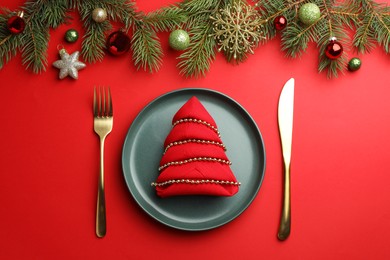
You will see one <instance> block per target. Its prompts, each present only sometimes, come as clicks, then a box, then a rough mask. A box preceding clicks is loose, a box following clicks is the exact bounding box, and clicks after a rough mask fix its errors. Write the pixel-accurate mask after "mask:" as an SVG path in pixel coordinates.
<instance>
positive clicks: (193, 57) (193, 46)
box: [178, 24, 216, 78]
mask: <svg viewBox="0 0 390 260" xmlns="http://www.w3.org/2000/svg"><path fill="white" fill-rule="evenodd" d="M211 33H212V27H211V25H209V24H205V25H199V26H197V27H194V28H192V30H191V31H190V36H191V43H190V46H189V47H188V49H187V50H186V51H185V52H184V53H182V54H181V55H180V57H179V59H180V62H179V63H178V67H179V69H180V73H181V74H183V75H185V76H186V77H195V78H198V77H199V76H205V75H206V71H208V70H209V68H210V64H211V61H212V60H214V59H215V52H216V50H215V47H216V43H215V41H214V39H213V37H211V36H210V34H211Z"/></svg>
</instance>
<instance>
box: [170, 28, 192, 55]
mask: <svg viewBox="0 0 390 260" xmlns="http://www.w3.org/2000/svg"><path fill="white" fill-rule="evenodd" d="M189 45H190V36H189V35H188V33H187V32H186V31H184V30H175V31H173V32H171V34H170V35H169V46H171V48H172V49H175V50H177V51H182V50H185V49H187V47H188V46H189Z"/></svg>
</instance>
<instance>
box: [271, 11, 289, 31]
mask: <svg viewBox="0 0 390 260" xmlns="http://www.w3.org/2000/svg"><path fill="white" fill-rule="evenodd" d="M274 25H275V29H276V30H278V31H280V30H283V29H284V28H286V26H287V19H286V17H284V16H283V15H279V16H277V17H276V18H275V20H274Z"/></svg>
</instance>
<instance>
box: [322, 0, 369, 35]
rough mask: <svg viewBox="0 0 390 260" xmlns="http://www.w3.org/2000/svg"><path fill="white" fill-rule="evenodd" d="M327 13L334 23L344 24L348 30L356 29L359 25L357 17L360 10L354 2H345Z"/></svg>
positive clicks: (359, 6)
mask: <svg viewBox="0 0 390 260" xmlns="http://www.w3.org/2000/svg"><path fill="white" fill-rule="evenodd" d="M329 12H330V13H331V14H332V18H333V19H334V20H335V22H336V23H338V24H344V25H346V26H348V27H349V28H350V29H354V28H358V27H360V25H361V21H360V19H359V17H360V14H361V12H362V8H361V5H359V4H356V3H355V0H345V1H343V2H342V3H341V4H340V5H336V6H334V7H333V9H332V10H329Z"/></svg>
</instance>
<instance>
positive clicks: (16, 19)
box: [7, 12, 26, 34]
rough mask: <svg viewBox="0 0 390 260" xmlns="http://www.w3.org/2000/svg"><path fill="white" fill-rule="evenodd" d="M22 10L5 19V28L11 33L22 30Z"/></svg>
mask: <svg viewBox="0 0 390 260" xmlns="http://www.w3.org/2000/svg"><path fill="white" fill-rule="evenodd" d="M22 17H23V12H22V13H19V14H18V15H14V16H11V17H10V18H9V19H8V21H7V28H8V30H9V31H10V33H12V34H19V33H21V32H23V31H24V28H25V27H26V22H25V21H24V19H23V18H22Z"/></svg>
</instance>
